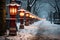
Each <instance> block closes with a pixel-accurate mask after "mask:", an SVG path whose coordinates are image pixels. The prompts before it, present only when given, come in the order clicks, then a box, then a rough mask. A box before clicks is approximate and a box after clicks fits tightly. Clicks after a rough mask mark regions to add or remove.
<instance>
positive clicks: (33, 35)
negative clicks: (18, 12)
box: [7, 20, 60, 40]
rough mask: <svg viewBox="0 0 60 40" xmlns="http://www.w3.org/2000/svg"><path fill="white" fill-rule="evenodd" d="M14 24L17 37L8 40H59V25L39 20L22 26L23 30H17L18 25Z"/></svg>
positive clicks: (10, 37)
mask: <svg viewBox="0 0 60 40" xmlns="http://www.w3.org/2000/svg"><path fill="white" fill-rule="evenodd" d="M16 24H17V28H18V32H17V36H9V37H7V38H8V39H10V40H50V39H51V40H60V25H56V24H51V23H50V22H49V21H46V20H41V21H37V22H34V23H33V24H31V25H29V26H24V29H19V26H20V23H18V22H17V23H16Z"/></svg>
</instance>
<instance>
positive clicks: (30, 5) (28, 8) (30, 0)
mask: <svg viewBox="0 0 60 40" xmlns="http://www.w3.org/2000/svg"><path fill="white" fill-rule="evenodd" d="M36 1H37V0H27V10H28V11H30V12H31V7H32V6H33V5H34V4H35V2H36Z"/></svg>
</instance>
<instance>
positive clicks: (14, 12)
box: [7, 1, 20, 36]
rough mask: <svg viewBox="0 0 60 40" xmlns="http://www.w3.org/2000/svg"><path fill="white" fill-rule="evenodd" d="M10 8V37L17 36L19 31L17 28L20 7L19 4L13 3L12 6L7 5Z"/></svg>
mask: <svg viewBox="0 0 60 40" xmlns="http://www.w3.org/2000/svg"><path fill="white" fill-rule="evenodd" d="M7 6H8V7H9V13H10V18H9V20H10V28H9V35H11V36H12V35H13V36H15V35H16V31H17V26H16V23H15V21H16V15H17V12H18V6H20V5H18V4H17V3H15V2H14V1H12V2H11V3H10V4H8V5H7Z"/></svg>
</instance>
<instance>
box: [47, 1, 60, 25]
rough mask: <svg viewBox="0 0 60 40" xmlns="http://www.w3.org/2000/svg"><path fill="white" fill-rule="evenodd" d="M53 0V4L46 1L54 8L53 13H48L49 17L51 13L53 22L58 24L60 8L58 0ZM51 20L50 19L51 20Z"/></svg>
mask: <svg viewBox="0 0 60 40" xmlns="http://www.w3.org/2000/svg"><path fill="white" fill-rule="evenodd" d="M54 2H55V4H54V5H55V6H54V5H52V3H50V2H49V1H48V3H49V4H50V5H51V6H52V7H53V8H54V9H55V12H54V13H53V14H50V18H51V17H52V15H53V19H54V23H58V24H60V23H59V21H60V9H59V5H58V2H59V0H54ZM51 21H52V20H51Z"/></svg>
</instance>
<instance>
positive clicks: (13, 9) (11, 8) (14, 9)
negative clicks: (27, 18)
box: [9, 5, 18, 15]
mask: <svg viewBox="0 0 60 40" xmlns="http://www.w3.org/2000/svg"><path fill="white" fill-rule="evenodd" d="M17 10H18V6H16V5H15V6H11V5H10V6H9V12H10V15H16V14H17Z"/></svg>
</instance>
